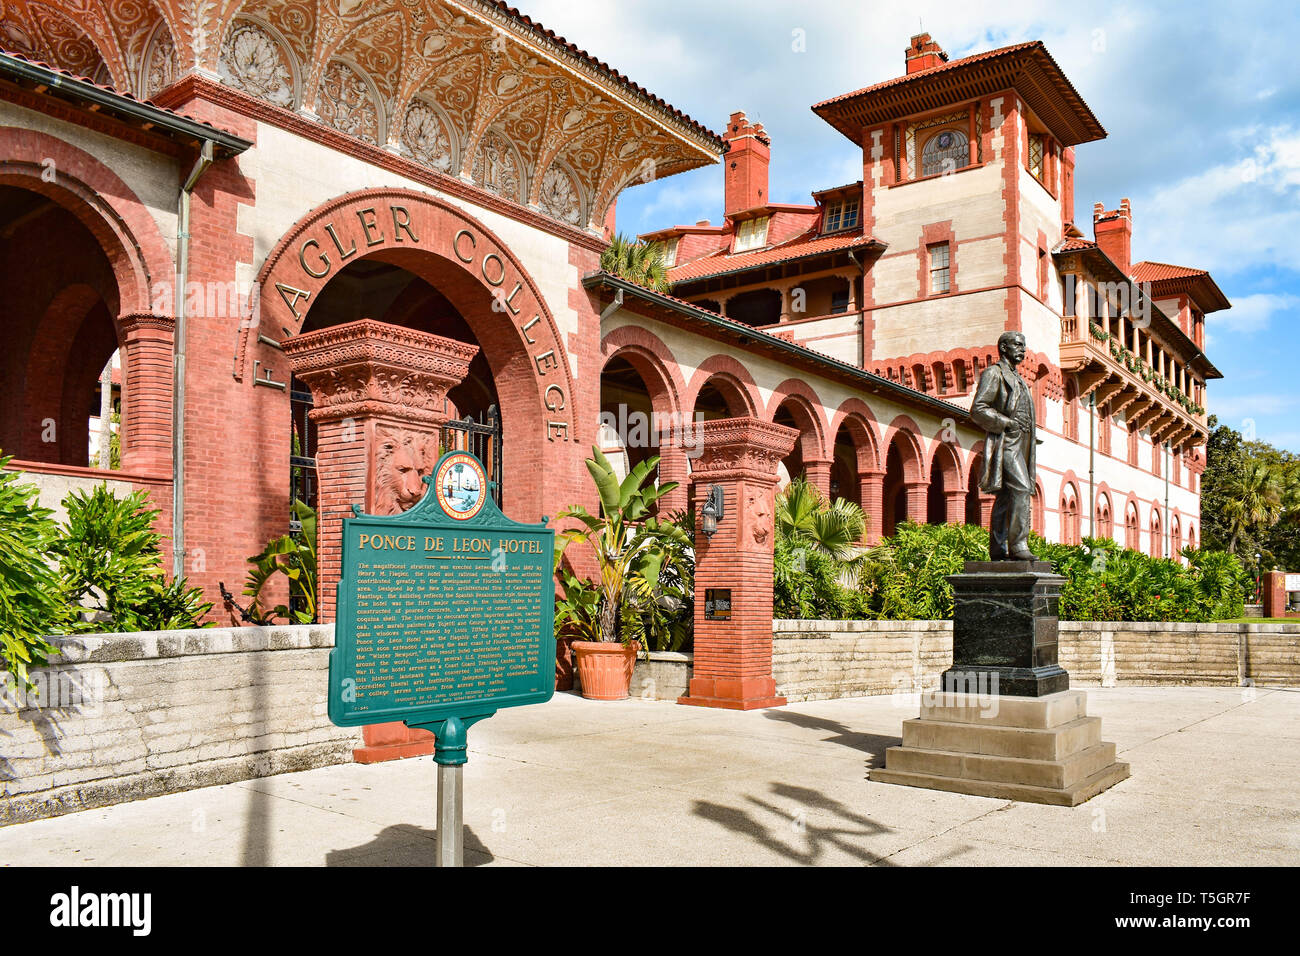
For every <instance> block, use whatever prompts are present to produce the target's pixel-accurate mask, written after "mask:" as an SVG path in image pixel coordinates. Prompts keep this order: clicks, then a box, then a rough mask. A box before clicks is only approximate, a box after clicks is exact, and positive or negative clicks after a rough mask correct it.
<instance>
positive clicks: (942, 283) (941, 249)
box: [926, 242, 951, 295]
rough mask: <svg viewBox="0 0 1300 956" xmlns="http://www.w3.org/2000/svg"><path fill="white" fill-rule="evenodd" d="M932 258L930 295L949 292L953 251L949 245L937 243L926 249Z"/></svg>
mask: <svg viewBox="0 0 1300 956" xmlns="http://www.w3.org/2000/svg"><path fill="white" fill-rule="evenodd" d="M926 249H927V252H928V254H929V258H930V294H931V295H937V294H939V293H941V292H947V291H948V289H949V282H950V270H949V267H950V265H951V250H950V249H949V246H948V243H946V242H936V243H935V244H934V245H932V246H927V247H926Z"/></svg>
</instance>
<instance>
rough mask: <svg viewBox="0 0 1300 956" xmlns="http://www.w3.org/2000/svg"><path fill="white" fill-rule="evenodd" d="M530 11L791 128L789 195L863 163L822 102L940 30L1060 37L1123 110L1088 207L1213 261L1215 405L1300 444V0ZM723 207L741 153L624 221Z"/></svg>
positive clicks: (1071, 60) (1086, 182) (652, 80)
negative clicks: (1220, 308)
mask: <svg viewBox="0 0 1300 956" xmlns="http://www.w3.org/2000/svg"><path fill="white" fill-rule="evenodd" d="M516 2H518V5H519V6H520V8H521V9H522V12H524V13H526V14H527V15H529V16H531V17H532V18H533V19H534V20H537V21H540V22H541V23H542V24H544V25H545V26H546V27H547V28H549V29H551V30H554V31H555V32H556V33H558V34H560V35H561V36H563V37H565V38H567V39H568V40H570V41H572V42H573V43H576V44H577V45H578V46H579V47H581V48H583V49H585V50H586V51H587V52H589V53H591V54H593V55H594V56H596V57H598V58H599V59H601V60H604V61H605V62H606V63H608V64H609V65H610V66H612V67H614V68H615V69H617V70H619V71H621V72H622V73H624V74H626V75H627V76H628V77H629V78H631V79H632V80H633V81H635V82H637V83H640V84H641V85H642V86H644V87H646V88H647V89H649V90H650V91H651V92H653V93H655V94H657V95H659V96H661V97H663V98H664V99H665V100H667V101H668V102H669V103H671V104H672V105H673V106H675V107H677V108H678V109H681V110H683V111H685V112H686V113H688V114H689V115H690V116H692V117H694V118H695V119H696V120H698V121H699V122H701V123H703V124H704V125H705V126H707V127H708V128H710V129H712V130H715V131H721V130H723V129H724V128H725V126H726V122H727V117H728V116H729V115H730V114H731V113H732V112H735V111H737V110H743V111H744V112H745V113H746V115H748V116H749V118H750V119H751V120H753V121H755V122H761V123H763V124H764V127H765V128H766V129H767V131H768V133H769V134H771V137H772V165H771V182H770V186H769V189H770V194H771V197H772V200H773V201H775V202H805V203H806V202H809V201H810V198H809V194H810V193H811V192H812V191H813V190H814V189H825V188H828V187H831V186H838V185H841V184H843V183H846V182H854V181H856V180H858V179H860V178H861V176H862V171H861V161H862V160H861V151H860V150H859V149H857V148H856V147H855V146H854V145H853V144H852V143H850V142H849V141H848V140H847V139H846V138H845V137H843V136H842V135H840V134H839V133H837V132H836V131H835V130H833V129H832V128H831V127H830V126H829V125H828V124H827V123H825V122H824V121H823V120H822V119H820V118H819V117H818V116H816V115H815V114H814V113H813V112H812V110H811V109H810V107H811V106H812V104H813V103H816V102H818V101H820V100H823V99H827V98H828V97H831V96H835V95H837V94H840V93H846V92H849V91H851V90H855V89H859V88H861V87H863V86H868V85H870V84H872V83H877V82H880V81H881V80H886V79H890V78H892V77H895V76H898V75H900V74H901V73H903V69H904V67H903V51H904V49H905V48H906V47H907V44H908V40H909V38H910V37H911V36H912V35H913V34H915V33H918V32H921V30H924V31H926V32H929V33H930V34H931V36H932V37H933V38H934V40H935V41H936V42H937V43H939V45H940V46H942V47H943V48H944V50H946V51H947V52H948V54H949V56H950V57H951V58H952V59H957V58H959V57H962V56H967V55H969V54H972V53H978V52H981V51H984V50H990V49H994V48H996V47H999V46H1005V45H1007V44H1011V43H1019V42H1022V41H1026V40H1042V41H1043V42H1044V43H1045V44H1046V45H1047V48H1048V51H1049V52H1050V53H1051V54H1052V56H1053V57H1054V58H1055V59H1056V61H1057V63H1058V64H1059V65H1060V66H1061V68H1062V70H1063V71H1064V72H1065V74H1066V76H1067V77H1069V79H1070V80H1071V82H1072V83H1073V84H1074V86H1075V88H1076V89H1077V90H1078V91H1079V92H1080V94H1081V95H1082V96H1083V98H1084V100H1085V101H1086V102H1087V103H1088V105H1089V106H1090V107H1091V108H1092V111H1093V113H1095V114H1096V116H1097V118H1098V119H1099V120H1100V121H1101V124H1102V125H1103V126H1104V127H1105V128H1106V131H1107V133H1108V136H1107V138H1106V139H1104V140H1101V141H1100V142H1096V143H1088V144H1085V145H1082V146H1079V147H1078V148H1077V150H1076V153H1077V157H1076V158H1077V163H1078V165H1077V169H1076V183H1075V209H1076V211H1077V213H1079V219H1080V221H1081V226H1082V228H1084V231H1085V232H1089V228H1088V223H1087V221H1086V212H1087V211H1088V210H1090V209H1091V208H1092V204H1093V203H1094V202H1102V203H1104V204H1105V206H1106V208H1107V209H1114V208H1116V207H1117V206H1118V205H1119V201H1120V199H1121V197H1128V198H1129V199H1130V200H1131V202H1132V209H1133V259H1134V261H1137V260H1140V259H1151V260H1155V261H1158V262H1170V263H1174V264H1176V265H1183V266H1191V267H1194V268H1200V269H1208V270H1209V271H1210V273H1211V275H1212V276H1213V277H1214V279H1215V281H1216V282H1217V283H1218V284H1219V287H1220V288H1221V289H1223V291H1224V293H1225V294H1226V295H1227V297H1228V299H1229V300H1230V301H1231V302H1232V303H1233V307H1232V309H1230V310H1227V311H1224V312H1217V313H1213V314H1212V315H1210V316H1209V317H1208V318H1207V329H1206V334H1207V342H1206V353H1207V354H1208V355H1209V357H1210V360H1211V361H1212V362H1213V363H1214V364H1215V365H1216V366H1217V367H1218V369H1219V370H1220V371H1221V372H1222V373H1223V375H1224V378H1223V379H1222V380H1220V381H1212V382H1211V383H1210V387H1209V399H1208V408H1209V410H1210V412H1211V413H1213V414H1217V415H1218V416H1219V417H1220V419H1221V420H1223V421H1224V422H1225V423H1227V424H1230V425H1232V426H1233V427H1235V428H1238V429H1240V430H1242V431H1243V433H1245V434H1246V437H1247V438H1252V437H1254V438H1258V439H1260V440H1263V441H1268V442H1272V443H1273V444H1275V445H1277V446H1278V447H1281V448H1286V449H1288V450H1290V451H1292V452H1297V453H1300V367H1298V366H1300V256H1298V255H1297V254H1296V250H1295V246H1296V242H1297V237H1300V58H1298V57H1297V49H1298V48H1300V4H1296V3H1294V2H1290V3H1287V2H1278V3H1271V4H1270V3H1251V2H1246V3H1237V2H1234V3H1232V4H1223V3H1214V4H1210V3H1205V2H1203V0H1196V2H1190V3H1111V2H1101V3H1087V4H1060V3H1037V2H1028V0H1004V2H1000V3H996V4H995V3H990V2H980V0H967V2H964V3H928V2H917V3H912V4H909V5H907V6H906V9H903V8H902V6H903V5H900V4H895V3H877V2H871V0H860V2H848V0H800V2H797V3H793V2H774V0H745V2H739V0H703V2H701V0H689V2H688V0H516ZM721 218H722V167H721V166H720V165H714V166H710V167H706V168H704V169H699V170H695V171H693V172H689V173H682V174H679V175H676V176H672V177H668V178H666V179H664V180H661V181H658V182H653V183H648V184H644V185H638V186H635V187H632V188H630V189H628V190H626V191H625V192H624V193H623V194H622V196H621V197H620V199H619V204H618V223H617V227H618V229H619V231H621V232H626V233H640V232H647V231H649V230H652V229H656V228H663V227H665V226H669V225H675V224H679V223H693V222H695V221H697V220H700V219H710V220H712V221H713V222H715V223H716V222H719V221H720V220H721Z"/></svg>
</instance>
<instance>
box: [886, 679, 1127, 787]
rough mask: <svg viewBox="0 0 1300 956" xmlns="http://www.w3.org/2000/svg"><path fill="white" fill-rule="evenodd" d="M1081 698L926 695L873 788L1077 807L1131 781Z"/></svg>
mask: <svg viewBox="0 0 1300 956" xmlns="http://www.w3.org/2000/svg"><path fill="white" fill-rule="evenodd" d="M1087 710H1088V707H1087V695H1086V694H1085V693H1084V692H1083V691H1081V690H1073V691H1063V692H1061V693H1057V694H1049V695H1047V696H1043V697H1035V698H1020V699H1018V698H1014V697H1000V696H996V695H986V694H947V693H942V692H940V693H937V694H933V695H927V696H926V697H924V698H923V699H922V705H921V716H920V717H919V718H917V719H915V720H907V721H904V722H903V745H902V746H901V747H890V748H889V749H888V750H886V751H885V766H884V768H883V769H880V770H873V771H871V779H872V781H874V782H876V783H893V784H899V785H902V786H908V787H924V788H926V789H930V790H948V791H952V792H955V793H969V794H973V795H975V796H982V797H998V798H1001V799H1006V800H1020V801H1023V802H1026V803H1046V804H1053V805H1056V806H1067V807H1072V806H1077V805H1078V804H1080V803H1083V802H1084V801H1086V800H1090V799H1092V798H1093V797H1094V796H1096V795H1097V794H1099V793H1101V792H1102V791H1103V790H1106V789H1108V788H1109V787H1111V786H1113V785H1114V784H1116V783H1119V781H1121V780H1124V779H1125V778H1127V777H1128V775H1129V765H1128V764H1127V763H1120V762H1118V761H1116V759H1115V745H1114V744H1113V743H1108V742H1106V741H1103V740H1102V739H1101V718H1100V717H1089V716H1088V713H1087Z"/></svg>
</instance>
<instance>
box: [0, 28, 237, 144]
mask: <svg viewBox="0 0 1300 956" xmlns="http://www.w3.org/2000/svg"><path fill="white" fill-rule="evenodd" d="M0 56H6V57H11V58H13V59H15V60H20V61H22V62H23V63H29V64H31V65H32V66H35V67H39V68H40V69H42V70H49V71H50V72H51V73H57V74H58V75H59V76H66V77H67V78H68V79H70V80H76V81H77V82H78V83H87V84H89V85H90V86H93V87H95V89H97V90H102V91H103V92H105V93H111V94H112V95H113V96H120V97H121V98H122V99H124V100H130V101H131V102H134V103H141V104H143V105H145V106H148V107H150V108H152V109H156V110H159V111H161V112H163V113H170V114H171V115H172V116H176V117H179V118H180V119H183V120H187V121H189V122H191V123H198V124H199V125H201V126H206V127H207V128H208V129H210V130H212V131H213V132H217V133H224V134H226V135H227V136H229V135H232V134H231V133H230V131H229V130H224V129H221V128H220V127H218V126H213V125H212V124H211V123H209V122H208V121H207V120H201V119H198V118H196V117H193V116H190V115H189V114H188V113H181V112H179V111H177V110H173V109H168V108H167V107H165V106H159V105H158V104H157V103H155V102H154V101H153V100H142V99H140V98H139V97H138V96H135V95H133V94H131V93H125V92H123V91H122V90H119V89H117V88H116V87H113V86H109V85H108V84H107V83H97V82H95V81H94V80H92V79H91V78H90V77H88V76H81V75H80V74H78V73H73V72H72V71H71V70H65V69H63V68H62V67H58V66H55V65H54V64H53V63H46V62H45V61H44V60H38V59H36V58H35V57H30V56H27V55H26V54H24V53H19V52H18V51H17V50H6V49H3V48H0Z"/></svg>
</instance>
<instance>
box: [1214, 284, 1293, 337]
mask: <svg viewBox="0 0 1300 956" xmlns="http://www.w3.org/2000/svg"><path fill="white" fill-rule="evenodd" d="M1296 308H1300V296H1297V295H1288V294H1283V293H1273V292H1258V293H1255V294H1254V295H1243V296H1239V297H1237V298H1235V299H1233V300H1232V308H1231V309H1228V310H1226V311H1223V312H1213V313H1211V314H1210V316H1209V319H1208V321H1209V329H1210V330H1211V331H1212V332H1213V336H1212V337H1213V341H1215V342H1216V343H1220V344H1221V343H1222V341H1223V339H1224V338H1225V337H1231V336H1234V335H1253V334H1255V333H1256V332H1262V331H1264V330H1265V329H1267V328H1269V326H1270V325H1271V324H1272V319H1273V317H1274V316H1275V315H1277V314H1279V313H1283V312H1289V311H1291V310H1292V309H1296Z"/></svg>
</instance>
